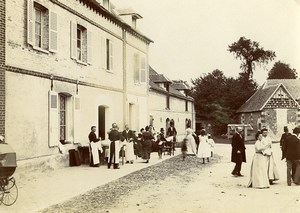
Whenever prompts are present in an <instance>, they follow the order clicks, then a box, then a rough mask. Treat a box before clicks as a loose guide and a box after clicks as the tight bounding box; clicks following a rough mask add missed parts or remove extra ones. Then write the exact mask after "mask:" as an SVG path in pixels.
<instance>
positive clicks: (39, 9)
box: [33, 5, 45, 50]
mask: <svg viewBox="0 0 300 213" xmlns="http://www.w3.org/2000/svg"><path fill="white" fill-rule="evenodd" d="M33 9H34V46H35V47H37V48H41V49H43V40H44V39H43V25H44V21H43V15H44V14H43V13H45V12H44V11H42V9H41V8H39V7H38V6H37V5H34V7H33ZM37 12H39V13H40V22H38V21H37ZM37 24H39V25H40V34H39V35H38V34H37V33H36V32H37V27H36V25H37ZM37 35H38V36H39V37H40V46H39V45H37V44H36V42H37V39H36V37H37ZM43 50H45V49H43Z"/></svg>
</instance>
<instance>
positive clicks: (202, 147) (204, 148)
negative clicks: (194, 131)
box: [197, 129, 210, 163]
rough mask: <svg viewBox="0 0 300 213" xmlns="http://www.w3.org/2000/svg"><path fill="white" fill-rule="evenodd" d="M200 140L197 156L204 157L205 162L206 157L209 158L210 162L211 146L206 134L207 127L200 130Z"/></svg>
mask: <svg viewBox="0 0 300 213" xmlns="http://www.w3.org/2000/svg"><path fill="white" fill-rule="evenodd" d="M199 141H200V143H199V147H198V152H197V156H198V157H199V158H202V159H203V163H205V159H207V161H208V162H209V157H210V146H209V143H208V137H207V135H206V131H205V129H202V130H201V131H200V135H199Z"/></svg>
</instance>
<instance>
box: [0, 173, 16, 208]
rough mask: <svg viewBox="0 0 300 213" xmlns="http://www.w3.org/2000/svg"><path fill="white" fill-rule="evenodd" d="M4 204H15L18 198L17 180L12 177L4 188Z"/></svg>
mask: <svg viewBox="0 0 300 213" xmlns="http://www.w3.org/2000/svg"><path fill="white" fill-rule="evenodd" d="M2 193H3V195H2V203H3V204H4V205H6V206H11V205H12V204H14V203H15V202H16V200H17V198H18V187H17V185H16V181H15V179H14V178H13V177H12V178H10V179H9V180H8V182H7V184H6V185H4V186H3V192H2ZM0 196H1V195H0Z"/></svg>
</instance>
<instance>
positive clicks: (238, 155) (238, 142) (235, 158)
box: [231, 127, 246, 177]
mask: <svg viewBox="0 0 300 213" xmlns="http://www.w3.org/2000/svg"><path fill="white" fill-rule="evenodd" d="M242 132H243V128H242V127H237V128H236V132H235V133H234V135H233V137H232V141H231V146H232V152H231V162H234V163H235V167H234V169H233V171H232V172H231V174H232V175H234V176H235V177H236V176H243V175H242V174H241V168H242V162H246V153H245V150H246V147H245V144H244V139H243V136H242Z"/></svg>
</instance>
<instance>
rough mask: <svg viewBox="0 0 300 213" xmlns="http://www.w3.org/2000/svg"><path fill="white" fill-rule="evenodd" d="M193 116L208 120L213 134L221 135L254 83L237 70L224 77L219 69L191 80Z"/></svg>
mask: <svg viewBox="0 0 300 213" xmlns="http://www.w3.org/2000/svg"><path fill="white" fill-rule="evenodd" d="M192 84H193V90H192V96H193V98H194V103H195V108H196V116H197V117H198V118H199V119H200V120H205V121H209V122H210V123H211V124H212V128H213V131H214V133H215V134H224V133H226V130H227V124H228V123H235V122H236V121H235V112H236V110H237V109H238V108H239V107H240V106H241V105H242V104H243V103H244V102H245V101H246V100H247V99H248V98H249V97H250V96H251V95H252V94H253V93H254V92H255V90H256V89H257V84H256V83H255V82H254V81H253V80H249V79H248V78H247V75H245V74H244V73H240V76H239V77H238V78H232V77H230V78H227V77H226V76H225V75H224V73H223V72H222V71H220V70H218V69H216V70H214V71H212V72H211V73H208V74H203V76H200V77H198V78H196V79H193V80H192Z"/></svg>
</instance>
